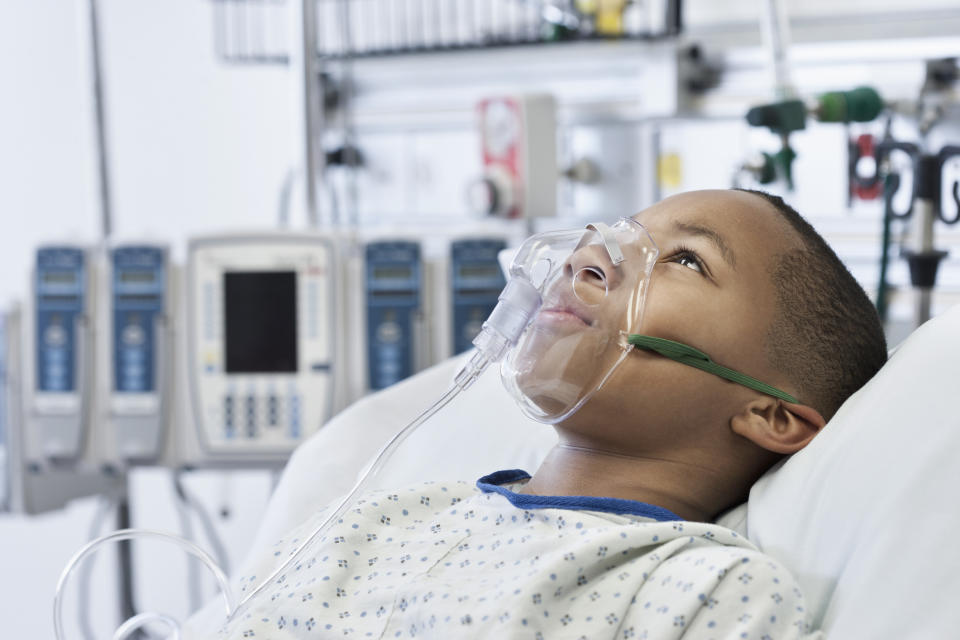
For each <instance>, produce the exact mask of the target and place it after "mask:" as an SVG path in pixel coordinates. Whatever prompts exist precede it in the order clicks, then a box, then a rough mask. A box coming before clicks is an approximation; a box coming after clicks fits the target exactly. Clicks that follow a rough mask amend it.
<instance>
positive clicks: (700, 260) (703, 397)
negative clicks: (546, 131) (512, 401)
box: [563, 190, 800, 453]
mask: <svg viewBox="0 0 960 640" xmlns="http://www.w3.org/2000/svg"><path fill="white" fill-rule="evenodd" d="M635 219H636V220H638V221H639V222H640V223H641V224H643V225H644V226H645V227H646V228H647V230H648V231H649V232H650V234H651V236H652V237H653V239H654V241H655V242H656V243H657V246H658V247H659V249H660V257H659V259H658V261H657V264H656V266H655V267H654V270H653V275H652V277H651V280H650V283H649V290H648V293H647V299H646V310H645V312H644V315H643V319H642V322H641V323H640V326H639V331H637V333H642V334H646V335H652V336H657V337H661V338H668V339H671V340H676V341H678V342H682V343H685V344H688V345H690V346H692V347H695V348H697V349H699V350H701V351H703V352H705V353H707V354H708V355H710V356H711V358H713V360H714V361H716V362H718V363H720V364H723V365H725V366H727V367H730V368H732V369H736V370H738V371H742V372H743V373H746V374H748V375H751V376H753V377H755V378H758V379H760V380H763V381H764V382H768V383H769V384H773V385H774V386H780V387H781V388H783V389H784V390H786V391H788V392H790V391H791V390H793V389H792V387H791V385H790V384H789V382H788V381H787V380H785V379H784V376H783V374H781V373H780V372H777V371H775V370H774V369H773V368H772V367H770V365H769V364H768V362H767V358H766V339H767V333H768V329H769V327H770V325H771V322H772V320H773V318H774V315H775V312H776V295H775V291H774V288H773V285H772V282H771V277H770V274H771V272H772V269H773V266H774V263H775V259H776V257H777V255H778V254H781V253H784V252H786V251H789V250H791V249H795V248H799V247H800V240H799V238H798V237H797V236H796V235H795V234H794V233H793V231H792V229H790V227H789V225H787V223H786V222H785V221H783V220H782V219H781V218H780V216H778V215H777V214H776V213H775V212H774V211H773V209H772V207H771V206H770V205H769V204H768V203H766V202H764V201H763V200H762V199H761V198H759V197H758V196H756V195H753V194H749V193H744V192H738V191H719V190H718V191H698V192H691V193H685V194H680V195H677V196H673V197H671V198H668V199H666V200H663V201H662V202H659V203H657V204H655V205H653V206H652V207H650V208H649V209H646V210H644V211H642V212H640V213H639V214H637V215H636V216H635ZM611 312H612V313H615V312H616V310H612V309H611ZM751 393H755V392H751V391H750V390H746V389H743V388H741V387H739V385H735V384H733V383H729V382H727V381H724V380H721V379H719V378H717V377H715V376H713V375H711V374H708V373H705V372H703V371H700V370H697V369H694V368H692V367H688V366H686V365H682V364H679V363H676V362H673V361H671V360H668V359H666V358H662V357H660V356H657V355H655V354H651V353H648V352H645V351H641V350H634V352H633V353H631V354H630V355H629V356H628V357H627V359H626V361H624V362H623V363H622V364H621V365H620V366H619V368H617V370H616V371H615V373H614V374H613V376H611V378H610V379H609V380H608V381H607V383H606V384H605V385H604V387H603V388H602V389H601V390H600V391H599V392H598V393H597V394H595V395H594V396H593V398H591V400H590V401H588V402H587V403H586V404H585V405H584V406H583V407H582V408H581V409H580V410H579V411H578V412H577V413H575V414H573V416H571V417H570V418H569V419H568V420H567V421H565V422H564V424H563V428H564V429H565V430H568V429H569V430H572V431H573V432H574V433H576V432H580V433H582V434H583V435H587V433H586V432H585V431H584V430H589V435H590V436H591V437H592V438H596V437H598V436H599V437H600V438H601V440H604V441H608V444H609V446H610V447H612V448H614V450H617V451H621V450H622V449H623V447H632V446H641V447H648V446H649V445H650V444H651V443H650V442H649V441H648V439H647V438H644V437H642V436H641V437H638V436H640V434H641V433H642V434H647V435H649V436H650V437H652V438H654V439H660V438H663V439H665V440H664V442H670V443H671V444H672V445H675V446H680V444H681V443H682V442H683V440H684V438H683V433H691V430H692V429H693V425H705V424H707V423H716V422H717V421H718V420H723V421H724V422H726V421H728V420H729V416H730V415H732V412H734V411H736V410H737V408H738V407H739V406H741V405H742V402H743V401H744V400H745V399H748V398H749V396H748V395H745V394H751ZM691 435H692V433H691ZM694 437H696V436H694ZM704 444H706V443H704ZM624 453H629V452H628V451H624Z"/></svg>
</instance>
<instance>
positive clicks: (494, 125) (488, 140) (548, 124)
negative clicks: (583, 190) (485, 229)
mask: <svg viewBox="0 0 960 640" xmlns="http://www.w3.org/2000/svg"><path fill="white" fill-rule="evenodd" d="M477 111H478V115H479V120H480V141H481V150H482V154H483V179H482V180H481V182H480V183H479V185H477V187H476V189H477V194H476V195H475V199H476V202H475V203H474V208H475V209H477V210H478V211H480V212H481V213H484V214H486V215H494V216H501V217H506V218H521V217H540V216H552V215H556V209H557V174H558V170H557V105H556V99H555V98H554V97H553V96H551V95H536V94H530V95H518V96H507V97H502V98H488V99H486V100H482V101H481V102H480V104H479V106H478V107H477Z"/></svg>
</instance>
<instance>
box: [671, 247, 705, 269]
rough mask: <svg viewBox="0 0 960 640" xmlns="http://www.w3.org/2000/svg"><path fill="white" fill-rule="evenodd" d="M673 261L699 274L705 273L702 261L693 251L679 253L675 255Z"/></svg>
mask: <svg viewBox="0 0 960 640" xmlns="http://www.w3.org/2000/svg"><path fill="white" fill-rule="evenodd" d="M672 261H673V262H676V263H677V264H681V265H683V266H685V267H690V268H691V269H693V270H694V271H696V272H697V273H703V272H704V269H703V263H702V262H701V261H700V258H699V256H697V254H695V253H694V252H692V251H686V250H684V251H678V252H677V253H676V254H674V256H673V258H672Z"/></svg>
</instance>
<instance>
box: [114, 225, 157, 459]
mask: <svg viewBox="0 0 960 640" xmlns="http://www.w3.org/2000/svg"><path fill="white" fill-rule="evenodd" d="M104 272H105V273H104V275H103V277H104V278H105V279H106V280H107V282H106V283H105V286H104V287H103V288H104V290H106V291H109V296H106V298H107V300H106V301H105V302H106V303H107V307H106V308H101V314H102V315H105V316H106V318H101V322H102V326H103V327H104V328H105V331H104V334H105V335H104V336H103V339H102V340H101V341H100V347H101V349H105V350H106V352H107V353H106V358H105V359H104V360H102V361H101V363H102V365H103V367H102V371H103V372H104V373H105V376H102V377H101V382H102V383H103V386H104V387H105V402H103V409H104V411H103V412H102V413H101V415H100V420H98V422H99V423H101V424H103V425H107V426H108V429H107V434H108V435H107V437H106V438H105V440H106V442H104V445H103V446H104V448H105V450H106V451H105V455H106V457H107V458H108V459H109V460H114V461H117V462H120V463H131V462H152V461H155V460H156V459H157V458H158V456H159V455H160V453H161V445H162V443H163V436H164V430H165V428H166V416H167V411H168V405H169V401H170V389H169V387H170V364H171V363H170V356H171V344H170V342H171V328H170V322H169V317H170V312H169V309H170V305H171V302H172V296H171V293H170V282H171V277H170V268H169V259H168V251H167V249H166V247H164V246H160V245H151V244H124V245H119V246H115V247H113V248H111V250H110V252H109V257H108V260H107V265H106V268H105V269H104ZM104 320H105V321H104ZM98 324H100V323H98Z"/></svg>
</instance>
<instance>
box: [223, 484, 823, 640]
mask: <svg viewBox="0 0 960 640" xmlns="http://www.w3.org/2000/svg"><path fill="white" fill-rule="evenodd" d="M528 478H529V476H528V475H527V474H526V473H524V472H522V471H500V472H497V473H494V474H491V475H489V476H486V477H484V478H481V479H480V480H479V481H478V482H477V486H476V487H474V486H471V485H469V484H467V483H463V482H449V483H444V482H436V483H426V484H422V485H417V486H413V487H409V488H405V489H402V490H399V491H393V492H390V491H379V492H374V493H370V494H367V496H366V498H365V499H363V500H362V502H360V503H358V504H357V506H356V508H355V509H353V510H350V511H348V512H347V513H346V514H345V515H344V517H343V519H342V520H341V521H340V522H339V523H338V524H336V525H335V526H334V527H333V528H332V529H331V530H330V531H329V532H328V534H327V535H326V538H325V540H323V541H322V542H321V543H320V544H319V545H317V546H316V547H314V548H311V549H310V551H309V553H307V554H306V555H304V557H302V558H301V559H299V560H298V561H297V563H296V564H295V566H292V567H291V568H290V569H289V570H288V571H287V572H286V573H285V574H284V575H282V576H281V577H279V579H278V580H277V581H276V583H275V587H274V589H273V590H272V591H270V592H267V595H266V596H264V597H261V598H259V599H258V600H257V601H256V603H255V604H253V605H252V607H251V609H250V610H248V611H247V612H246V613H244V614H243V615H241V616H240V617H239V619H237V620H235V621H233V622H231V623H229V624H228V625H227V626H226V627H224V628H223V629H221V630H220V636H219V637H229V638H257V639H259V640H268V639H276V640H281V639H292V638H334V637H337V638H339V637H344V636H346V637H354V638H443V639H449V638H529V639H530V640H540V639H544V640H551V639H554V638H572V639H576V638H588V639H590V640H596V639H599V638H635V639H640V638H647V639H650V640H669V639H671V638H696V639H710V638H717V639H720V638H747V639H755V640H762V639H782V638H801V637H803V638H809V639H813V638H821V637H822V636H821V635H820V634H819V633H814V634H811V635H807V634H809V633H810V630H809V625H808V615H807V613H806V611H805V609H804V600H803V596H802V594H801V592H800V590H799V588H798V587H797V585H796V583H795V581H794V580H793V578H792V577H791V576H790V574H789V573H788V572H787V570H786V569H784V568H783V567H782V566H781V565H779V564H778V563H777V562H775V561H774V560H772V559H771V558H769V557H768V556H765V555H764V554H762V553H761V552H759V551H758V550H757V549H756V547H754V546H753V545H752V544H751V543H750V542H748V541H747V540H745V539H744V538H743V536H740V535H738V534H737V533H735V532H733V531H731V530H729V529H726V528H723V527H720V526H717V525H714V524H709V523H699V522H686V521H683V520H681V519H680V518H678V517H677V516H675V515H673V514H672V513H670V512H669V511H667V510H665V509H661V508H659V507H655V506H653V505H648V504H644V503H641V502H636V501H632V500H619V499H612V498H594V497H568V496H564V497H542V496H533V495H527V494H520V493H517V491H518V490H519V489H520V488H521V487H522V486H523V484H524V482H525V481H526V480H527V479H528ZM322 520H323V516H322V514H317V515H316V516H314V517H313V518H312V519H311V520H310V521H308V522H306V523H304V524H303V525H301V526H300V527H299V528H297V529H295V530H294V531H293V532H291V534H290V535H289V536H288V537H287V538H285V539H283V540H281V541H279V542H278V543H277V544H276V545H275V546H274V548H272V549H270V550H269V552H268V553H267V554H265V556H264V557H263V558H262V559H261V561H260V562H259V563H257V567H256V571H255V572H253V573H250V574H247V575H245V576H244V577H243V578H241V579H240V583H239V585H238V591H239V592H240V595H241V596H242V595H243V594H244V593H246V592H247V591H248V590H250V589H252V588H253V587H255V586H256V585H257V584H259V582H260V580H262V579H263V578H264V577H265V576H267V575H269V573H270V572H271V571H272V570H273V569H274V568H275V567H276V566H278V565H279V563H280V562H281V561H282V560H284V559H285V558H287V557H289V555H290V553H292V550H293V549H295V548H296V546H297V544H298V543H299V542H300V541H301V540H302V539H305V538H306V536H308V535H309V533H310V531H311V530H312V529H313V528H314V527H316V525H317V524H318V523H319V522H321V521H322Z"/></svg>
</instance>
